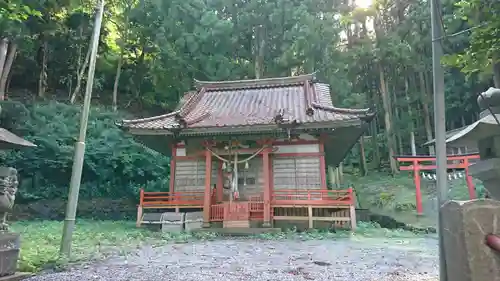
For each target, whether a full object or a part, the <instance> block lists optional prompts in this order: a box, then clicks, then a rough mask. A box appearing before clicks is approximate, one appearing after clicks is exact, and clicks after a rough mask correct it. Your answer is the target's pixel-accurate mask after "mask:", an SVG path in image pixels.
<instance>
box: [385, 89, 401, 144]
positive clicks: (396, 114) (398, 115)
mask: <svg viewBox="0 0 500 281" xmlns="http://www.w3.org/2000/svg"><path fill="white" fill-rule="evenodd" d="M386 89H388V87H386ZM396 92H397V91H396V87H392V98H391V99H389V104H393V105H395V106H391V107H393V108H394V114H393V115H392V116H391V123H392V124H394V123H396V124H399V122H400V120H401V112H400V111H399V107H398V98H397V96H396ZM393 131H394V130H393ZM394 137H395V138H396V142H397V148H398V150H397V151H396V152H395V153H396V154H403V136H402V134H401V130H400V128H396V132H395V134H394Z"/></svg>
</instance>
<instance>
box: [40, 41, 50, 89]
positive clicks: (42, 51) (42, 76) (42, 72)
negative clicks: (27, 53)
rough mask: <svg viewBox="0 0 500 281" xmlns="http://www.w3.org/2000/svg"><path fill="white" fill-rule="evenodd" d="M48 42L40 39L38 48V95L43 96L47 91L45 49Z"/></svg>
mask: <svg viewBox="0 0 500 281" xmlns="http://www.w3.org/2000/svg"><path fill="white" fill-rule="evenodd" d="M47 48H48V43H47V40H45V39H42V46H40V49H39V50H38V52H39V55H40V56H41V57H39V65H40V75H39V76H38V97H40V98H44V97H45V92H46V91H47V61H48V58H47V55H48V54H47V52H48V50H47Z"/></svg>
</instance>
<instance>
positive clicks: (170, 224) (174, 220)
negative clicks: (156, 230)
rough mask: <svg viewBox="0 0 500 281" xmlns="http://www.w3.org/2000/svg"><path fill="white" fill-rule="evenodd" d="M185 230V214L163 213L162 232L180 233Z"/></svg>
mask: <svg viewBox="0 0 500 281" xmlns="http://www.w3.org/2000/svg"><path fill="white" fill-rule="evenodd" d="M183 230H184V213H163V214H162V215H161V231H162V232H170V233H180V232H182V231H183Z"/></svg>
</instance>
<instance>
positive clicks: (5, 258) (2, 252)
mask: <svg viewBox="0 0 500 281" xmlns="http://www.w3.org/2000/svg"><path fill="white" fill-rule="evenodd" d="M20 244H21V239H20V235H19V234H18V233H9V232H0V277H4V276H11V275H14V274H15V273H16V270H17V261H18V259H19V248H20Z"/></svg>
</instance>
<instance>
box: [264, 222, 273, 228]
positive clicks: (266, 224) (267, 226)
mask: <svg viewBox="0 0 500 281" xmlns="http://www.w3.org/2000/svg"><path fill="white" fill-rule="evenodd" d="M262 227H264V228H270V227H271V223H270V222H263V223H262Z"/></svg>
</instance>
